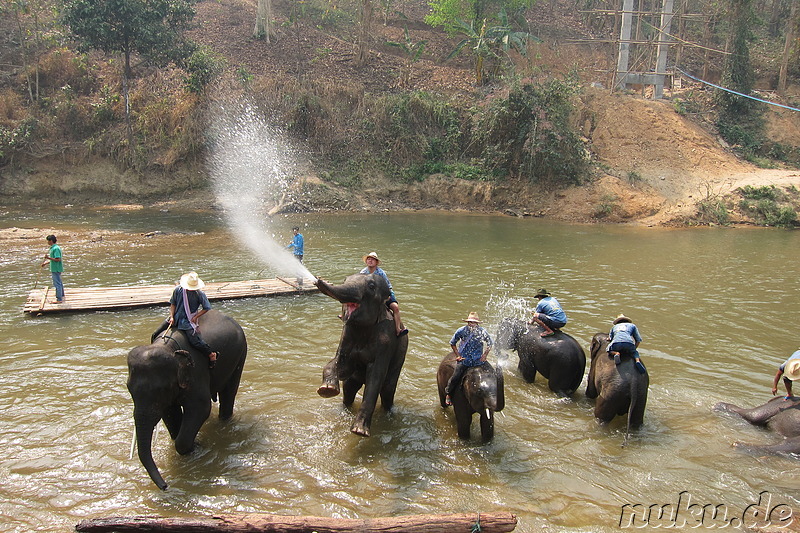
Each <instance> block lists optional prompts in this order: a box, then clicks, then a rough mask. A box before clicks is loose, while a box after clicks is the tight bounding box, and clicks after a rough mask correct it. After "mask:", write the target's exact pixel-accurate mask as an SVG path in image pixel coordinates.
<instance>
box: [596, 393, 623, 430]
mask: <svg viewBox="0 0 800 533" xmlns="http://www.w3.org/2000/svg"><path fill="white" fill-rule="evenodd" d="M618 411H619V408H618V406H617V404H615V403H612V402H610V401H606V400H605V399H604V398H598V399H597V401H596V402H595V404H594V417H595V418H596V419H597V420H599V421H600V422H602V423H604V424H608V423H609V422H611V421H612V420H614V417H615V416H617V412H618ZM625 412H627V409H626V411H625Z"/></svg>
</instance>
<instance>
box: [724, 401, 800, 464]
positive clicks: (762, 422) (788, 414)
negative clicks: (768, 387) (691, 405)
mask: <svg viewBox="0 0 800 533" xmlns="http://www.w3.org/2000/svg"><path fill="white" fill-rule="evenodd" d="M714 410H715V411H724V412H728V413H736V414H737V415H739V416H741V417H742V418H744V419H745V420H747V421H748V422H750V423H751V424H754V425H756V426H766V427H768V428H769V429H770V430H772V431H774V432H776V433H778V434H780V435H783V436H784V437H785V438H784V439H783V441H782V442H779V443H777V444H771V445H767V446H757V445H749V444H741V443H738V442H737V443H735V444H734V446H737V447H741V448H745V449H748V450H753V451H761V452H771V453H795V454H797V453H800V397H793V398H790V399H788V400H784V399H783V397H782V396H779V397H777V398H773V399H771V400H770V401H768V402H767V403H765V404H763V405H759V406H758V407H753V408H752V409H745V408H744V407H737V406H735V405H733V404H730V403H724V402H721V403H718V404H717V405H715V406H714Z"/></svg>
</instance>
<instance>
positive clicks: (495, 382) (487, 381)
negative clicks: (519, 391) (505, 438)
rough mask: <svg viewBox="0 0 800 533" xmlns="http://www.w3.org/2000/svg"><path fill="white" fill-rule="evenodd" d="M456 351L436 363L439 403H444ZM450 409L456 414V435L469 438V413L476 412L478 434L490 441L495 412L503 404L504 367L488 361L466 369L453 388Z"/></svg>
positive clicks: (492, 435)
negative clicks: (458, 382) (478, 422)
mask: <svg viewBox="0 0 800 533" xmlns="http://www.w3.org/2000/svg"><path fill="white" fill-rule="evenodd" d="M455 365H456V359H455V354H453V353H452V352H451V353H448V354H447V355H446V356H445V358H444V359H443V360H442V362H441V363H440V365H439V370H438V371H437V373H436V381H437V384H438V386H439V403H440V404H441V405H442V407H446V403H445V396H446V394H445V387H446V386H447V382H448V380H449V379H450V376H452V375H453V371H454V369H455ZM451 399H452V403H453V411H454V413H455V415H456V426H457V428H458V436H459V437H460V438H462V439H468V438H469V435H470V426H471V425H472V415H473V414H474V413H478V415H479V416H480V420H481V437H482V439H483V440H484V441H489V440H491V439H492V438H493V437H494V414H495V413H496V412H500V411H502V410H503V408H504V407H505V404H506V399H505V385H504V379H503V370H502V368H501V367H500V365H498V366H497V367H496V368H495V367H492V365H491V364H490V363H488V362H486V363H484V364H482V365H480V366H475V367H471V368H469V369H467V371H466V372H465V374H464V378H463V379H462V381H461V384H460V386H459V387H456V388H455V390H453V391H452V394H451Z"/></svg>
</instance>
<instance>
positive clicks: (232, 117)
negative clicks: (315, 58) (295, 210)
mask: <svg viewBox="0 0 800 533" xmlns="http://www.w3.org/2000/svg"><path fill="white" fill-rule="evenodd" d="M210 133H211V147H210V148H211V149H210V154H211V156H210V160H209V167H210V172H211V177H212V181H213V184H214V192H215V194H216V196H217V200H218V202H219V204H220V205H221V206H222V209H223V210H224V214H225V220H226V222H227V224H228V226H229V227H230V229H231V231H232V232H233V234H234V235H235V236H236V238H237V239H239V240H240V241H241V242H242V244H244V245H245V246H246V247H247V248H248V249H250V250H251V251H252V252H253V254H254V255H255V256H256V257H257V258H258V259H259V260H260V261H261V263H262V264H263V265H265V266H270V267H272V269H273V270H274V271H275V273H276V274H277V275H285V276H292V277H296V278H312V279H315V277H314V276H313V275H312V274H311V272H309V270H308V269H307V268H306V267H304V266H303V265H302V264H301V263H300V262H299V261H297V260H296V259H295V258H294V256H293V255H292V253H291V252H290V251H288V250H287V249H286V247H285V245H283V244H279V243H278V242H276V240H275V238H274V235H273V233H272V228H271V227H270V226H271V219H270V217H269V215H268V211H269V209H270V208H271V207H273V206H275V205H277V204H278V203H279V202H281V200H282V198H283V197H284V196H285V195H286V194H287V192H288V189H289V186H290V183H291V178H292V176H293V175H295V173H296V170H295V169H296V165H295V161H296V157H295V155H294V151H293V150H292V148H291V147H290V146H289V144H288V142H287V141H286V136H285V135H282V134H281V132H280V131H279V130H278V129H277V128H275V127H273V126H271V125H270V124H268V123H267V121H266V120H265V119H264V118H263V116H262V115H261V114H260V113H259V112H258V110H257V109H256V108H255V107H254V106H252V105H250V104H248V103H234V104H227V105H219V106H217V108H216V109H215V111H214V113H213V119H212V122H211V132H210ZM287 241H288V239H287Z"/></svg>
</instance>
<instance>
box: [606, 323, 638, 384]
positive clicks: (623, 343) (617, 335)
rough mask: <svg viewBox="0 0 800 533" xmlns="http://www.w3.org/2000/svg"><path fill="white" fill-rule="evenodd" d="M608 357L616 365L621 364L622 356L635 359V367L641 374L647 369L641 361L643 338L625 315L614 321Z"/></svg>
mask: <svg viewBox="0 0 800 533" xmlns="http://www.w3.org/2000/svg"><path fill="white" fill-rule="evenodd" d="M608 341H609V342H608V355H609V356H611V357H613V358H614V362H615V363H616V364H620V362H621V361H620V355H628V356H630V357H633V365H634V366H635V367H636V370H637V371H638V372H639V373H640V374H644V373H645V368H644V365H643V364H642V362H641V361H640V360H639V351H638V350H637V348H638V347H639V343H641V342H642V336H641V335H639V329H638V328H637V327H636V324H634V323H633V322H632V321H631V319H630V318H628V317H626V316H625V315H622V314H621V315H619V316H618V317H617V318H615V319H614V323H613V324H612V326H611V331H610V332H609V333H608Z"/></svg>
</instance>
